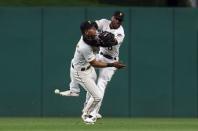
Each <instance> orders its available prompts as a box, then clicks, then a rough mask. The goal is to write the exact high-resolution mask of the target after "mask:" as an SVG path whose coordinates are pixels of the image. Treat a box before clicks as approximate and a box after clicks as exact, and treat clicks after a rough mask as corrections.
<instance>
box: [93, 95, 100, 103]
mask: <svg viewBox="0 0 198 131" xmlns="http://www.w3.org/2000/svg"><path fill="white" fill-rule="evenodd" d="M101 100H102V95H98V96H97V97H95V98H94V101H96V102H100V101H101Z"/></svg>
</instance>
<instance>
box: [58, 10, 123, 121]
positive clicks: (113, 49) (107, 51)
mask: <svg viewBox="0 0 198 131" xmlns="http://www.w3.org/2000/svg"><path fill="white" fill-rule="evenodd" d="M123 20H124V13H123V12H121V11H116V12H114V14H113V16H112V18H111V20H107V19H101V20H96V21H95V22H96V25H97V26H96V27H97V30H98V31H99V32H109V33H112V34H113V35H114V42H115V43H114V46H109V47H100V51H99V54H98V55H97V56H98V57H97V59H98V60H100V61H103V62H108V63H109V62H117V61H118V60H119V48H120V46H121V43H122V42H123V40H124V37H125V34H124V29H123V27H122V21H123ZM115 71H116V68H114V67H111V68H101V69H100V70H99V78H98V82H97V86H98V87H99V89H100V90H101V91H102V99H103V96H104V93H105V89H106V86H107V84H108V82H109V81H110V80H111V78H112V76H113V75H114V73H115ZM79 92H80V88H79V87H78V85H77V84H75V83H70V90H67V91H64V92H61V95H63V96H79ZM89 99H90V95H89V93H87V96H86V102H85V105H86V103H87V102H88V100H89ZM101 103H102V101H101V102H100V103H99V104H98V105H97V107H96V108H95V110H94V111H95V113H96V116H97V117H98V118H101V117H102V116H101V115H100V114H99V113H98V112H99V110H100V107H101Z"/></svg>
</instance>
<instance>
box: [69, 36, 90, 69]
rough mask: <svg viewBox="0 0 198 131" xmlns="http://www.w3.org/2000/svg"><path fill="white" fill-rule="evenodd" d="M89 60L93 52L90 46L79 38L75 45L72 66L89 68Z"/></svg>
mask: <svg viewBox="0 0 198 131" xmlns="http://www.w3.org/2000/svg"><path fill="white" fill-rule="evenodd" d="M90 59H93V51H92V48H91V46H89V45H88V44H86V43H85V42H84V41H83V38H82V37H81V38H80V40H79V42H78V44H77V45H76V50H75V53H74V57H73V59H72V64H73V65H74V66H75V67H79V68H81V67H86V66H89V65H90V64H89V62H88V61H90Z"/></svg>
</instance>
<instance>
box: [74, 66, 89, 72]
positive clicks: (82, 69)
mask: <svg viewBox="0 0 198 131" xmlns="http://www.w3.org/2000/svg"><path fill="white" fill-rule="evenodd" d="M90 67H91V65H89V66H87V67H86V68H85V67H83V68H81V69H80V70H81V71H86V70H88V69H89V68H90ZM72 68H74V65H73V64H72Z"/></svg>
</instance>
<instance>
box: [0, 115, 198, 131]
mask: <svg viewBox="0 0 198 131" xmlns="http://www.w3.org/2000/svg"><path fill="white" fill-rule="evenodd" d="M101 130H103V131H198V119H169V118H160V119H159V118H153V119H151V118H146V119H143V118H104V119H102V120H98V121H97V123H96V124H94V125H85V124H84V123H83V121H82V120H81V119H80V118H0V131H101Z"/></svg>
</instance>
